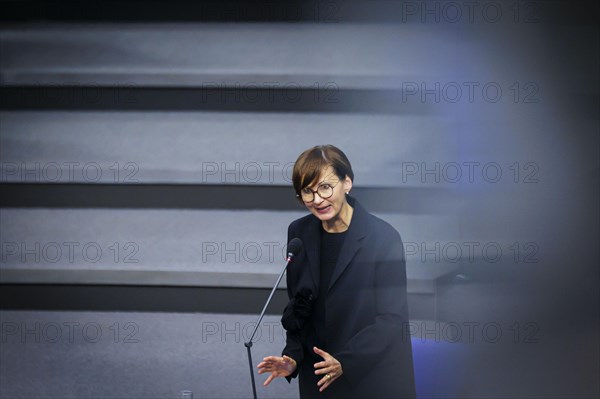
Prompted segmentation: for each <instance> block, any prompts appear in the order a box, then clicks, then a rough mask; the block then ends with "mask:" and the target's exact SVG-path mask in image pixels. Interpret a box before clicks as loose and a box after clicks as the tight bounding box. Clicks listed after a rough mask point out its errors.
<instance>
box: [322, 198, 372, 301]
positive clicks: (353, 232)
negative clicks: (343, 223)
mask: <svg viewBox="0 0 600 399" xmlns="http://www.w3.org/2000/svg"><path fill="white" fill-rule="evenodd" d="M347 198H348V202H349V203H350V205H352V208H354V212H353V214H352V220H351V221H350V227H348V234H347V235H346V239H345V240H344V243H343V244H342V249H341V250H340V255H339V258H338V260H337V262H336V264H335V268H334V269H333V275H332V276H331V281H330V282H329V287H328V288H327V292H329V290H330V289H331V287H332V286H333V284H335V282H336V280H337V279H338V278H339V277H340V276H341V275H342V273H344V270H346V268H347V267H348V265H349V264H350V262H351V261H352V259H353V258H354V255H356V253H357V252H358V250H359V249H360V246H361V240H362V238H363V237H364V236H365V235H366V234H367V219H366V211H365V210H364V209H363V208H362V207H361V205H360V204H359V203H358V202H357V201H356V200H355V199H354V198H352V197H350V196H348V197H347Z"/></svg>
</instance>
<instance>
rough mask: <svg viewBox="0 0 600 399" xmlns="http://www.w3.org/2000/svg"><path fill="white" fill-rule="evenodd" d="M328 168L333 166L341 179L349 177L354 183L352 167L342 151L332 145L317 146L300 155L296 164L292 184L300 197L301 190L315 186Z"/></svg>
mask: <svg viewBox="0 0 600 399" xmlns="http://www.w3.org/2000/svg"><path fill="white" fill-rule="evenodd" d="M327 166H331V167H332V168H333V170H334V171H335V174H336V175H337V177H339V178H340V179H344V178H346V176H348V177H349V178H350V180H352V181H354V172H352V166H351V165H350V161H349V160H348V157H346V154H344V152H343V151H342V150H340V149H339V148H337V147H335V146H333V145H331V144H325V145H317V146H314V147H312V148H309V149H308V150H306V151H304V152H303V153H302V154H300V156H299V157H298V159H297V160H296V163H295V164H294V171H293V172H292V183H293V184H294V190H296V194H298V195H300V190H302V189H303V188H306V187H308V186H310V185H312V184H314V183H315V182H316V181H317V179H318V178H319V176H320V175H321V172H322V171H323V169H325V168H326V167H327Z"/></svg>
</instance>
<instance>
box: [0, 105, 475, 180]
mask: <svg viewBox="0 0 600 399" xmlns="http://www.w3.org/2000/svg"><path fill="white" fill-rule="evenodd" d="M0 121H1V123H2V132H1V133H0V156H1V158H2V163H1V165H0V166H1V169H0V173H1V174H0V181H4V182H39V183H116V184H131V183H133V184H134V183H166V184H261V185H264V184H268V185H270V184H275V185H291V175H292V168H293V163H294V162H295V160H296V158H297V157H298V155H299V154H300V153H301V152H302V151H303V150H305V149H307V148H309V147H311V146H313V145H316V144H327V143H331V144H334V145H336V146H338V147H339V148H341V149H342V150H343V151H344V152H345V153H346V155H347V156H348V158H349V159H350V161H351V162H352V165H353V169H354V172H355V183H356V184H357V185H360V186H363V187H425V186H436V187H440V186H446V187H451V186H456V184H453V179H454V177H455V175H456V174H457V173H462V174H464V176H463V178H462V179H460V180H461V181H464V180H466V177H465V176H466V173H467V169H466V167H465V166H461V165H460V159H459V150H460V143H459V141H460V140H459V134H458V132H456V131H455V130H454V129H453V128H452V126H453V125H452V122H451V121H450V120H449V119H448V117H443V116H432V115H429V116H427V117H425V116H402V117H400V116H391V115H369V114H354V115H339V114H313V113H311V114H298V113H263V114H260V113H219V112H72V111H4V112H2V113H0ZM365 137H368V138H369V140H368V141H365ZM452 163H457V165H458V169H457V168H456V167H454V166H452V165H453V164H452ZM436 165H437V166H436ZM436 168H437V171H436ZM460 169H464V170H462V171H461V170H460ZM428 171H429V172H428Z"/></svg>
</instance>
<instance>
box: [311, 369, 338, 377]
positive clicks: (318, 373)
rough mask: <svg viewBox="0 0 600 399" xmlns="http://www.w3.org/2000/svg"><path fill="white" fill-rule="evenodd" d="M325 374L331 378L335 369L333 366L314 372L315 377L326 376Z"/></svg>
mask: <svg viewBox="0 0 600 399" xmlns="http://www.w3.org/2000/svg"><path fill="white" fill-rule="evenodd" d="M327 373H329V375H330V376H332V377H333V374H335V367H333V366H331V367H324V368H322V369H317V370H315V374H316V375H320V374H327Z"/></svg>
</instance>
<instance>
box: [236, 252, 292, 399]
mask: <svg viewBox="0 0 600 399" xmlns="http://www.w3.org/2000/svg"><path fill="white" fill-rule="evenodd" d="M292 256H293V255H292V254H288V257H287V259H286V263H285V266H284V267H283V269H282V270H281V273H279V278H278V279H277V282H276V283H275V286H274V287H273V289H272V290H271V294H270V295H269V298H268V299H267V302H265V306H264V307H263V310H262V312H261V313H260V317H259V318H258V321H257V322H256V325H255V326H254V331H252V335H250V339H249V340H248V342H244V346H245V347H246V348H247V349H248V363H249V364H250V377H251V379H252V392H253V393H254V399H257V396H256V382H255V381H254V367H253V366H252V350H251V348H252V339H253V338H254V334H256V330H258V326H259V325H260V322H261V321H262V318H263V316H264V315H265V312H266V311H267V307H268V306H269V303H270V302H271V298H273V294H275V290H276V289H277V287H278V286H279V283H280V282H281V279H282V278H283V274H284V273H285V269H287V267H288V265H289V264H290V262H291V261H292Z"/></svg>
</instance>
